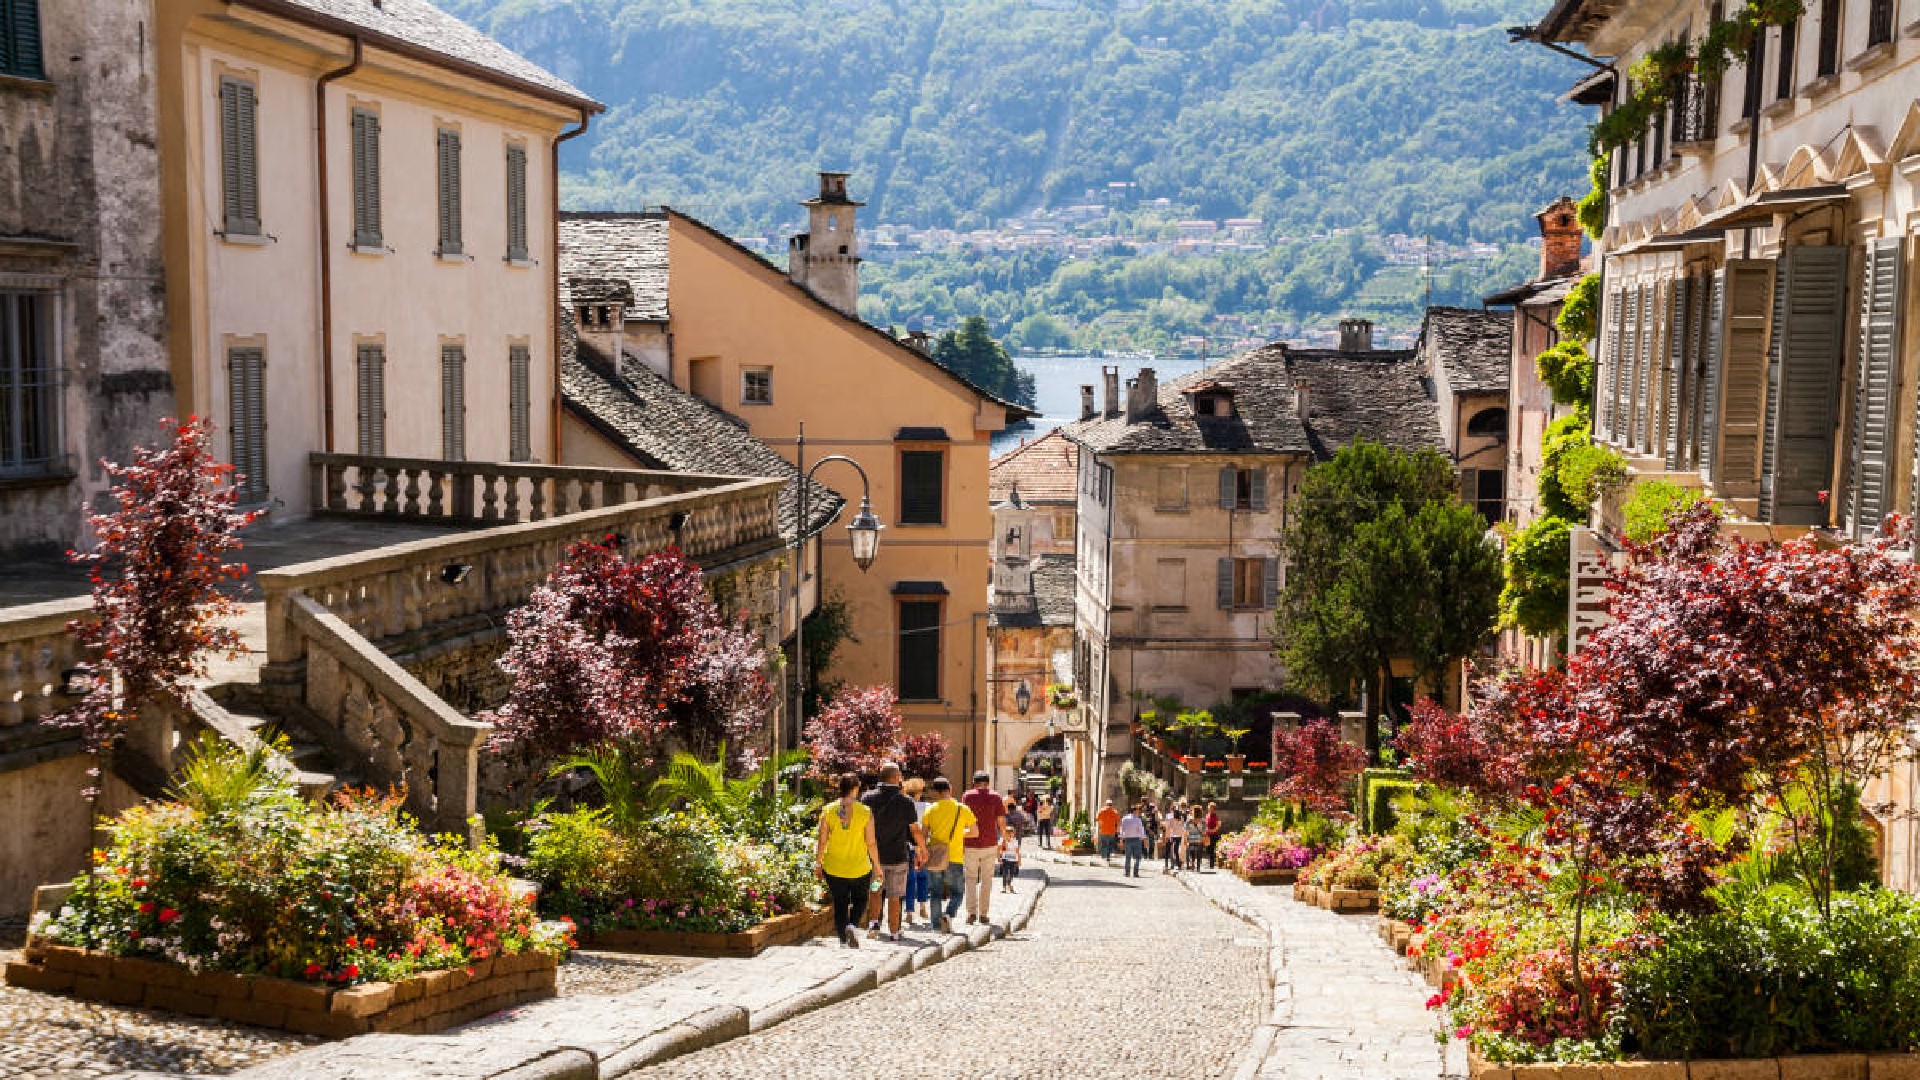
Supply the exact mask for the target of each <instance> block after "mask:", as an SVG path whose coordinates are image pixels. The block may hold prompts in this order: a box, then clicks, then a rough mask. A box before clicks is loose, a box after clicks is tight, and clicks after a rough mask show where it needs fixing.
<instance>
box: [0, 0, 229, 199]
mask: <svg viewBox="0 0 1920 1080" xmlns="http://www.w3.org/2000/svg"><path fill="white" fill-rule="evenodd" d="M0 2H4V0H0ZM258 119H259V101H258V98H257V97H256V94H255V91H254V86H253V84H252V83H250V82H248V81H247V80H245V79H236V78H234V77H233V76H231V75H223V76H221V78H220V200H221V204H222V215H221V216H222V218H223V219H224V224H223V225H222V229H223V230H224V231H225V232H227V233H229V234H232V235H239V236H258V235H260V162H259V157H258V154H259V146H260V137H259V124H258Z"/></svg>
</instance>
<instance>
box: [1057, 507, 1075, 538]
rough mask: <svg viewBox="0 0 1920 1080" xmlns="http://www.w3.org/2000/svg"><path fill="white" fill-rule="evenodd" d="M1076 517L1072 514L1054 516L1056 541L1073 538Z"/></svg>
mask: <svg viewBox="0 0 1920 1080" xmlns="http://www.w3.org/2000/svg"><path fill="white" fill-rule="evenodd" d="M1073 529H1074V516H1073V515H1072V514H1055V515H1053V538H1054V540H1055V541H1060V540H1067V539H1071V538H1072V537H1073Z"/></svg>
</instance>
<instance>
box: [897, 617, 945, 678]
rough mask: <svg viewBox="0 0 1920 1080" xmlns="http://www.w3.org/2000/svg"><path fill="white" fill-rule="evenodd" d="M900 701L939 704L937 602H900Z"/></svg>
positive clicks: (938, 624)
mask: <svg viewBox="0 0 1920 1080" xmlns="http://www.w3.org/2000/svg"><path fill="white" fill-rule="evenodd" d="M899 661H900V677H899V687H900V700H901V701H938V700H940V601H938V600H902V601H901V602H900V656H899Z"/></svg>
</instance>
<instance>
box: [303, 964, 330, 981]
mask: <svg viewBox="0 0 1920 1080" xmlns="http://www.w3.org/2000/svg"><path fill="white" fill-rule="evenodd" d="M325 970H327V969H326V968H323V967H321V966H320V965H319V964H308V965H307V970H306V976H307V978H309V979H313V978H318V977H319V975H320V973H321V972H323V971H325Z"/></svg>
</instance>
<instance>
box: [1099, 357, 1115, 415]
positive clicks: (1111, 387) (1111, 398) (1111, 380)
mask: <svg viewBox="0 0 1920 1080" xmlns="http://www.w3.org/2000/svg"><path fill="white" fill-rule="evenodd" d="M1100 378H1101V379H1102V380H1103V381H1105V383H1106V384H1107V386H1106V390H1107V393H1106V399H1107V401H1106V414H1107V415H1108V416H1119V415H1120V369H1119V368H1117V367H1108V366H1106V365H1105V364H1102V365H1100Z"/></svg>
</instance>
